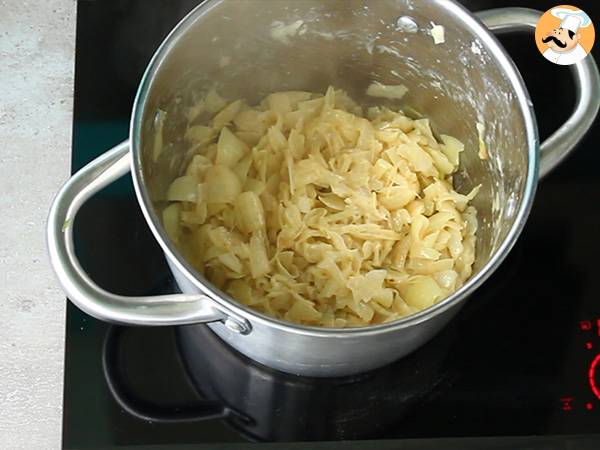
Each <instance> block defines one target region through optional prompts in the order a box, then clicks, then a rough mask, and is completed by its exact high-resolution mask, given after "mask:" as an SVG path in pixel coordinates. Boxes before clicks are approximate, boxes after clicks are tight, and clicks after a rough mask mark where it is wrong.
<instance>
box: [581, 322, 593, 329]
mask: <svg viewBox="0 0 600 450" xmlns="http://www.w3.org/2000/svg"><path fill="white" fill-rule="evenodd" d="M579 328H581V329H582V330H583V331H588V330H591V329H592V322H591V321H589V320H582V321H581V322H579Z"/></svg>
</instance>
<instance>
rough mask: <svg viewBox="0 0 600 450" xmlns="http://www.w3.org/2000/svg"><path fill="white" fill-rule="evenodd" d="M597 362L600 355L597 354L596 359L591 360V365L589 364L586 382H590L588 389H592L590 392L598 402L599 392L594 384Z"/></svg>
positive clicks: (599, 360)
mask: <svg viewBox="0 0 600 450" xmlns="http://www.w3.org/2000/svg"><path fill="white" fill-rule="evenodd" d="M599 362H600V353H599V354H597V355H596V357H595V358H594V359H593V360H592V363H591V364H590V368H589V370H588V380H589V382H590V388H591V389H592V392H593V393H594V395H595V396H596V398H597V399H598V400H600V390H599V389H598V388H599V386H598V384H597V383H596V367H597V366H598V363H599Z"/></svg>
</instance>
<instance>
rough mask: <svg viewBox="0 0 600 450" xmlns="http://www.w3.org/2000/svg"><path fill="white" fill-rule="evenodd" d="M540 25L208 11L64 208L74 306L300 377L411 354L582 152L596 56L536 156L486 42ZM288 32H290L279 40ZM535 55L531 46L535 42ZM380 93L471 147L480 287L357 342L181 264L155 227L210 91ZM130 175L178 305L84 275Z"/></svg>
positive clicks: (65, 273) (507, 18) (64, 255)
mask: <svg viewBox="0 0 600 450" xmlns="http://www.w3.org/2000/svg"><path fill="white" fill-rule="evenodd" d="M406 16H408V17H409V18H406ZM539 16H540V13H539V12H537V11H533V10H528V9H515V8H507V9H496V10H490V11H485V12H482V13H479V14H478V15H477V17H475V16H473V15H472V14H471V13H469V12H468V11H467V10H465V9H464V8H462V7H461V6H460V5H458V4H457V3H455V2H453V1H451V0H431V1H419V2H416V1H414V2H413V1H412V0H379V1H377V2H366V1H358V0H351V1H349V0H338V1H322V0H301V1H291V0H280V1H277V2H264V1H261V0H244V1H226V0H225V1H220V0H209V1H206V2H205V3H203V4H201V5H200V6H198V7H197V8H196V9H194V10H193V11H192V12H191V13H190V14H189V15H188V16H187V17H186V18H184V19H183V20H182V21H181V22H180V23H179V24H178V25H177V27H175V29H174V30H173V31H172V32H171V34H170V35H169V36H168V37H167V38H166V39H165V41H164V42H163V43H162V45H161V46H160V48H159V49H158V51H157V52H156V54H155V55H154V57H153V59H152V61H151V62H150V64H149V66H148V68H147V70H146V73H145V75H144V77H143V79H142V81H141V84H140V87H139V90H138V94H137V97H136V100H135V104H134V106H133V114H132V119H131V129H130V139H129V140H128V141H126V142H123V143H121V144H119V145H118V146H116V147H115V148H114V149H112V150H110V151H108V152H107V153H105V154H104V155H102V156H101V157H99V158H98V159H96V160H95V161H93V162H92V163H90V164H89V165H87V166H86V167H84V168H83V169H82V170H81V171H79V172H78V173H76V174H75V175H74V176H73V177H72V178H71V179H70V180H69V181H68V182H67V183H66V184H65V185H64V187H63V188H62V189H61V191H60V192H59V194H58V196H57V197H56V199H55V201H54V204H53V205H52V208H51V211H50V217H49V222H48V246H49V251H50V259H51V263H52V265H53V267H54V269H55V271H56V273H57V275H58V279H59V281H60V283H61V284H62V286H63V288H64V289H65V291H66V293H67V295H68V296H69V298H70V299H71V301H73V302H74V303H75V304H76V305H77V306H79V307H80V308H81V309H82V310H84V311H85V312H87V313H88V314H90V315H92V316H94V317H97V318H99V319H102V320H106V321H110V322H114V323H121V324H135V325H182V324H192V323H209V326H210V328H211V329H212V331H214V332H215V333H216V334H217V335H218V336H220V337H221V338H222V339H223V340H224V341H225V342H227V343H229V344H230V345H231V346H233V347H235V348H236V349H237V350H239V351H240V352H241V353H243V354H245V355H247V356H249V357H250V358H253V359H255V360H257V361H259V362H261V363H263V364H265V365H267V366H270V367H273V368H276V369H279V370H283V371H287V372H291V373H295V374H302V375H311V376H339V375H349V374H355V373H359V372H363V371H366V370H369V369H373V368H376V367H379V366H382V365H385V364H387V363H389V362H391V361H394V360H396V359H398V358H400V357H402V356H404V355H406V354H408V353H410V352H411V351H413V350H414V349H416V348H417V347H419V346H420V345H422V344H423V343H424V342H426V341H427V340H428V339H430V338H431V337H432V336H433V335H435V334H436V333H437V332H438V331H439V330H440V328H442V327H443V326H444V325H445V324H446V323H447V322H448V321H449V320H450V319H451V318H452V317H453V316H454V315H455V314H456V313H457V312H458V310H459V308H460V307H461V305H462V304H463V303H464V301H465V300H466V299H467V297H468V296H469V295H470V294H471V293H473V291H474V290H475V289H477V288H478V287H479V286H480V285H481V284H482V283H483V282H484V281H485V280H486V279H487V278H488V277H489V276H490V274H491V273H492V272H493V271H494V270H495V269H496V268H497V267H498V265H499V264H500V263H501V262H502V260H503V259H504V257H505V256H506V254H507V253H508V251H509V250H510V249H511V247H512V246H513V244H514V242H515V240H516V239H517V237H518V235H519V233H520V232H521V230H522V228H523V225H524V223H525V220H526V218H527V216H528V213H529V210H530V208H531V205H532V200H533V196H534V193H535V188H536V185H537V182H538V172H540V173H541V175H542V176H543V175H545V174H546V173H548V172H549V171H550V170H551V169H552V168H553V167H555V166H556V165H557V164H558V163H559V162H560V161H561V160H562V159H563V158H564V157H565V156H566V155H567V153H568V152H569V151H570V150H572V149H573V147H574V146H575V145H576V144H577V142H578V141H579V140H580V139H581V138H582V137H583V135H584V134H585V132H586V131H587V129H588V128H589V127H590V125H591V124H592V122H593V120H594V117H595V115H596V113H597V111H598V107H599V102H600V95H599V93H600V76H599V74H598V70H597V68H596V64H595V63H594V60H593V58H592V57H591V55H590V56H588V57H586V58H585V59H584V60H583V61H582V62H580V63H578V64H576V65H574V66H572V68H573V73H574V75H575V77H574V78H575V84H576V87H577V105H576V108H575V111H574V112H573V114H572V116H571V117H570V118H569V120H568V121H567V122H566V123H565V124H564V125H563V126H562V127H561V128H560V129H559V130H557V131H556V132H555V133H554V134H553V135H552V136H551V137H550V138H549V139H548V140H547V141H545V142H544V143H543V144H542V145H541V146H540V145H539V142H538V133H537V127H536V120H535V115H534V112H533V106H532V103H531V101H530V99H529V95H528V93H527V90H526V89H525V86H524V85H523V81H522V79H521V77H520V75H519V73H518V71H517V70H516V68H515V67H514V64H513V63H512V61H511V59H510V58H509V57H508V55H507V54H506V53H505V51H504V49H503V48H502V47H501V46H500V45H499V43H498V41H497V40H496V39H495V38H494V36H493V35H492V34H491V33H490V31H489V30H492V31H498V32H502V31H515V30H521V29H524V30H529V31H533V29H534V27H535V24H536V22H537V20H538V18H539ZM400 18H402V19H401V20H400V21H399V19H400ZM413 22H414V24H416V25H417V29H416V30H415V29H414V27H413V26H412V24H413ZM432 23H435V24H440V25H442V26H443V27H444V28H445V42H444V43H443V44H439V45H434V43H433V40H432V37H431V35H430V33H429V29H430V28H431V26H432ZM290 24H294V25H293V26H292V27H288V28H284V27H286V26H287V25H290ZM407 24H408V26H407ZM398 25H400V26H398ZM486 26H487V28H486ZM286 29H287V30H288V31H290V33H288V34H286V33H285V32H283V33H282V30H286ZM413 31H415V32H413ZM524 45H534V44H533V40H530V41H529V40H528V41H526V42H525V43H524ZM227 63H228V64H227ZM373 80H377V81H380V82H381V83H384V84H399V83H401V84H404V85H405V86H407V87H408V88H409V91H408V94H407V95H406V96H405V98H404V99H403V103H402V105H403V106H410V107H412V108H413V109H414V110H417V111H421V112H423V113H424V114H426V115H427V116H428V117H429V118H430V119H431V121H432V124H433V127H434V130H439V131H441V132H444V133H447V134H450V135H453V136H456V137H457V138H459V139H461V140H462V141H463V142H465V144H466V148H467V151H465V152H464V157H463V161H462V163H461V170H460V172H459V174H458V175H457V176H456V178H455V181H456V183H457V184H458V187H459V189H463V190H466V189H468V188H469V187H472V186H473V185H476V184H479V183H481V184H482V185H483V188H482V190H481V192H480V195H478V197H477V199H476V203H475V206H476V207H477V209H478V211H479V214H480V224H481V227H480V230H479V233H478V240H477V258H476V263H475V267H474V269H475V270H474V274H473V276H472V278H471V279H470V280H469V281H468V282H467V283H466V284H465V285H464V286H463V287H462V288H461V289H460V290H458V291H457V292H455V293H454V294H453V295H452V296H450V297H448V298H447V299H445V300H443V301H442V302H440V303H438V304H436V305H434V306H432V307H431V308H429V309H427V310H424V311H422V312H420V313H418V314H415V315H413V316H410V317H407V318H404V319H402V320H399V321H396V322H393V323H388V324H383V325H377V326H372V327H367V328H360V329H321V328H314V327H307V326H299V325H295V324H291V323H286V322H283V321H279V320H275V319H273V318H270V317H267V316H265V315H262V314H259V313H257V312H255V311H252V310H251V309H249V308H247V307H245V306H243V305H240V304H238V303H237V302H235V301H234V300H233V299H231V298H230V297H229V296H228V295H226V294H225V293H223V292H221V291H220V290H218V289H216V288H215V287H214V286H212V285H210V284H209V283H208V282H207V281H206V280H205V279H204V278H203V277H202V276H201V275H200V274H198V273H197V272H196V271H195V270H194V269H193V268H192V267H191V266H190V265H189V264H188V263H187V262H186V261H185V260H184V259H183V258H182V256H181V255H180V254H179V253H178V251H177V250H176V249H175V247H174V246H173V244H172V243H171V242H170V241H169V240H168V238H167V236H166V234H165V232H164V230H163V228H162V225H161V223H160V221H159V219H158V217H159V216H160V210H161V208H162V207H164V202H163V201H161V200H162V199H164V194H165V190H166V186H168V184H169V182H170V181H171V180H172V179H173V178H174V177H175V176H177V174H178V170H179V168H180V164H181V160H182V155H183V153H184V150H185V148H184V147H183V144H182V140H181V136H182V134H183V131H182V130H183V127H184V124H185V120H184V118H183V115H182V111H181V107H180V105H182V104H184V103H185V99H186V98H188V96H190V95H192V92H197V91H201V90H203V89H208V88H209V87H213V86H214V85H215V84H216V85H217V87H218V90H219V92H220V93H222V94H223V95H224V96H226V97H228V98H231V99H236V98H245V99H246V100H247V101H249V102H250V103H252V102H255V101H257V100H259V99H260V98H261V97H263V96H264V95H266V94H268V93H270V92H273V91H277V90H288V89H303V90H309V91H315V92H323V91H324V89H325V88H326V87H327V86H328V85H329V84H332V85H335V86H336V87H339V88H343V89H345V90H347V91H348V92H349V93H350V95H352V96H353V97H354V98H356V99H358V100H359V101H361V102H363V103H368V102H369V100H368V99H367V98H365V96H364V91H365V88H366V87H367V86H368V85H369V84H370V83H371V82H372V81H373ZM182 100H183V101H182ZM159 108H160V109H162V110H164V111H167V117H168V119H167V121H166V123H165V133H164V144H165V150H164V151H163V153H162V154H161V156H160V158H159V159H158V160H157V161H156V162H154V161H153V158H152V148H153V142H154V136H155V127H156V123H157V121H156V120H155V118H156V113H157V111H158V109H159ZM477 123H480V124H482V125H484V127H485V131H484V132H483V136H482V137H483V139H484V141H485V144H486V146H487V148H488V151H489V154H490V158H489V159H488V160H481V159H480V158H479V157H478V156H477V151H478V148H479V134H478V130H477V126H476V124H477ZM129 170H131V172H132V176H133V181H134V184H135V189H136V193H137V197H138V201H139V203H140V207H141V208H142V210H143V212H144V215H145V217H146V220H147V222H148V225H149V227H150V228H151V229H152V232H153V233H154V235H155V237H156V239H157V241H158V242H159V244H160V245H161V247H162V249H163V251H164V253H165V255H166V258H167V261H168V263H169V265H170V267H171V270H172V272H173V274H174V276H175V278H176V281H177V283H178V285H179V286H180V288H181V290H182V292H184V293H183V294H174V295H168V296H160V297H124V296H120V295H115V294H112V293H110V292H107V291H105V290H103V289H102V288H100V287H99V286H97V285H96V284H95V283H94V282H93V281H92V280H91V279H90V278H89V277H88V276H87V275H86V273H85V272H84V271H83V270H82V268H81V266H80V265H79V263H78V261H77V258H76V256H75V249H74V244H73V234H72V228H73V227H72V223H73V220H74V219H75V216H76V214H77V211H78V209H79V208H80V206H81V205H82V204H83V203H84V202H85V201H86V200H87V199H88V198H89V197H90V196H91V195H93V194H94V193H95V192H97V191H98V190H100V189H102V188H103V187H105V186H106V185H108V184H110V183H111V182H113V181H114V180H116V179H117V178H119V177H121V176H122V175H124V174H126V173H127V172H128V171H129Z"/></svg>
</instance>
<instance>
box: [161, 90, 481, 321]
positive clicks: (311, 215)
mask: <svg viewBox="0 0 600 450" xmlns="http://www.w3.org/2000/svg"><path fill="white" fill-rule="evenodd" d="M376 93H378V92H376ZM372 94H373V92H372ZM207 113H208V114H213V115H214V117H213V119H212V120H211V121H210V122H209V123H206V124H204V125H192V123H191V122H192V121H194V122H196V123H197V122H198V120H197V118H198V117H199V116H200V115H202V114H204V115H205V114H207ZM188 118H189V119H190V125H189V126H188V130H187V133H186V135H185V137H186V142H189V144H190V146H191V150H190V151H191V152H192V153H194V156H193V157H192V159H191V161H190V163H189V165H188V167H187V168H186V170H185V173H184V174H182V176H181V177H180V178H177V179H176V180H175V181H173V184H172V185H171V187H170V189H169V191H168V194H167V198H168V200H169V201H172V202H173V203H171V204H170V206H168V207H167V208H166V209H165V210H164V213H163V221H164V226H165V228H166V230H167V233H168V234H169V236H170V237H171V238H172V239H173V240H174V242H175V243H176V244H177V245H178V247H179V248H180V249H181V250H182V253H183V254H184V255H186V257H187V258H189V259H190V261H191V262H192V263H193V264H194V266H195V267H196V268H197V269H198V270H199V271H200V272H201V273H203V274H204V275H205V276H206V277H207V278H208V279H209V280H210V281H211V282H212V283H214V284H215V285H216V286H218V287H219V288H221V289H222V290H224V291H225V292H227V293H229V294H230V295H231V296H232V297H233V298H235V299H236V300H238V301H239V302H242V303H244V304H246V305H249V306H250V307H252V308H254V309H256V310H258V311H260V312H263V313H266V314H268V315H271V316H274V317H277V318H280V319H284V320H288V321H292V322H297V323H302V324H308V325H317V326H325V327H356V326H365V325H369V324H376V323H383V322H389V321H392V320H396V319H398V318H401V317H404V316H406V315H409V314H412V313H415V312H417V311H420V310H422V309H425V308H428V307H430V306H431V305H433V304H435V303H437V302H439V301H440V300H442V299H444V298H445V297H447V296H448V295H449V294H451V293H452V292H454V291H455V290H456V289H458V288H459V287H460V286H461V285H462V284H463V283H464V282H465V280H466V279H467V278H468V277H469V276H470V275H471V271H472V265H473V261H474V257H475V233H476V230H477V218H476V211H475V209H474V207H473V206H470V205H469V203H470V201H471V200H472V199H473V197H474V196H475V195H476V193H477V190H478V187H476V188H474V189H473V190H472V191H471V192H470V193H468V194H459V193H457V192H456V191H455V190H454V188H453V185H452V178H451V174H452V173H454V172H455V171H456V170H457V168H458V165H459V156H460V153H461V152H462V151H463V150H464V146H463V144H462V143H461V142H460V141H458V140H457V139H455V138H453V137H451V136H446V135H442V136H441V142H438V141H437V140H436V139H435V137H434V136H433V133H432V132H431V129H430V126H429V121H428V120H427V119H419V120H412V119H410V118H409V117H407V116H405V115H404V114H403V113H402V112H401V111H399V112H395V111H392V110H390V109H387V108H383V107H381V108H379V107H376V108H369V110H368V112H367V114H366V117H365V116H363V114H362V109H361V108H360V107H359V106H358V105H357V104H356V103H354V102H353V101H352V99H350V98H349V97H348V95H347V94H345V93H344V92H343V91H339V90H334V89H333V88H329V89H328V90H327V92H326V94H325V95H324V96H321V95H316V94H311V93H308V92H278V93H275V94H271V95H269V96H268V97H267V98H265V99H264V100H263V101H262V102H261V103H260V105H258V106H255V107H249V106H247V105H245V104H244V103H243V102H242V101H240V100H237V101H235V102H233V103H230V104H228V105H227V104H226V102H225V101H224V100H223V99H222V98H221V97H220V96H219V95H218V94H217V93H216V92H215V91H211V92H209V93H208V94H207V96H206V97H205V98H204V99H202V100H201V101H200V102H198V103H197V104H196V105H194V106H192V107H191V108H190V110H189V112H188ZM215 140H216V143H215Z"/></svg>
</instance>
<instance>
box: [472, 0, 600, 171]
mask: <svg viewBox="0 0 600 450" xmlns="http://www.w3.org/2000/svg"><path fill="white" fill-rule="evenodd" d="M475 15H476V16H477V17H478V18H479V19H480V20H481V21H482V22H483V24H484V25H485V26H486V27H488V28H489V29H490V31H493V32H494V33H496V34H501V33H508V32H514V31H530V32H534V31H535V27H536V25H537V23H538V20H539V19H540V17H541V15H542V12H541V11H537V10H535V9H529V8H498V9H489V10H486V11H480V12H478V13H476V14H475ZM570 68H571V71H572V72H573V78H574V81H575V89H576V106H575V110H574V111H573V113H572V114H571V117H569V119H568V120H567V121H566V122H565V123H564V124H563V125H562V126H561V127H560V128H559V129H558V130H556V131H555V132H554V133H553V134H552V135H551V136H550V137H549V138H548V139H546V140H545V141H544V142H543V143H542V145H541V146H540V155H541V157H540V177H544V176H546V175H547V174H548V173H549V172H550V171H552V169H554V168H555V167H556V166H557V165H558V164H560V163H561V162H562V161H563V160H564V159H565V158H566V157H567V155H568V154H569V153H570V152H571V150H573V149H574V148H575V146H576V145H577V144H578V143H579V141H580V140H581V139H582V138H583V136H584V135H585V134H586V133H587V131H588V130H589V129H590V127H591V126H592V123H593V122H594V119H595V117H596V114H597V113H598V108H599V107H600V74H599V73H598V67H597V66H596V62H595V61H594V57H593V56H592V55H591V54H589V55H588V56H586V57H585V58H584V59H583V60H581V61H580V62H578V63H576V64H573V65H571V66H570Z"/></svg>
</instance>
